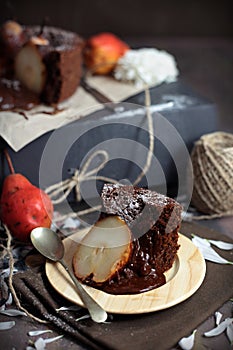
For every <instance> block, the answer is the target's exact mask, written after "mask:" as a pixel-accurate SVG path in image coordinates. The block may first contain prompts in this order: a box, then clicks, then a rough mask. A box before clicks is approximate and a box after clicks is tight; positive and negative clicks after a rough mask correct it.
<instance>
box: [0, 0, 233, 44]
mask: <svg viewBox="0 0 233 350" xmlns="http://www.w3.org/2000/svg"><path fill="white" fill-rule="evenodd" d="M0 4H1V7H0V21H1V22H2V21H4V20H6V19H8V18H15V19H17V20H18V21H20V22H21V23H25V24H40V23H42V21H43V19H44V18H45V17H47V18H48V20H49V23H50V25H55V26H60V27H63V28H65V29H70V30H74V31H77V32H79V33H80V34H82V35H84V36H86V35H90V34H93V33H94V32H99V31H113V32H115V33H116V34H118V35H121V36H140V37H141V36H182V37H184V36H199V37H200V36H211V37H213V36H226V37H230V36H232V33H233V26H232V11H231V8H232V6H231V5H232V1H230V0H221V1H214V0H212V1H211V0H195V1H194V0H192V1H189V0H173V1H172V0H157V1H156V0H118V1H111V0H82V1H80V0H65V1H64V0H63V1H61V0H57V1H54V0H52V1H51V0H47V1H45V0H40V1H32V0H5V1H3V0H1V1H0Z"/></svg>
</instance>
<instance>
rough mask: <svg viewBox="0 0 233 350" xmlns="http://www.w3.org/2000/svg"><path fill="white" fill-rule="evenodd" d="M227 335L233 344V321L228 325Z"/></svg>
mask: <svg viewBox="0 0 233 350" xmlns="http://www.w3.org/2000/svg"><path fill="white" fill-rule="evenodd" d="M227 337H228V339H229V341H230V343H231V345H233V323H230V324H229V325H228V326H227Z"/></svg>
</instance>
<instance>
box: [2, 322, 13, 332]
mask: <svg viewBox="0 0 233 350" xmlns="http://www.w3.org/2000/svg"><path fill="white" fill-rule="evenodd" d="M14 326H15V321H7V322H0V330H1V331H5V330H7V329H11V328H12V327H14Z"/></svg>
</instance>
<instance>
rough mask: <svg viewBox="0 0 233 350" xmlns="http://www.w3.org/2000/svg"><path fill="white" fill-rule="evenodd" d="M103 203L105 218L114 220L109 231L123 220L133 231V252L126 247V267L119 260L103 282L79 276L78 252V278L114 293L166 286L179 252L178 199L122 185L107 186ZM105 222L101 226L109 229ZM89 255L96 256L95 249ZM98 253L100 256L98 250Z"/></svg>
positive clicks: (179, 217)
mask: <svg viewBox="0 0 233 350" xmlns="http://www.w3.org/2000/svg"><path fill="white" fill-rule="evenodd" d="M102 200H103V210H105V213H104V214H103V217H107V218H111V217H112V223H111V222H110V223H109V228H110V226H111V225H112V226H114V225H115V224H114V221H113V218H118V220H119V219H120V220H122V221H123V222H124V223H126V225H127V227H128V228H129V230H130V232H131V243H130V253H128V252H129V245H127V244H125V247H126V248H125V250H124V251H123V250H122V251H123V253H122V256H123V257H124V261H125V263H124V264H122V261H121V264H120V265H119V261H117V263H116V264H115V265H114V268H113V269H112V270H113V272H111V274H109V275H108V278H107V279H106V280H104V281H101V280H100V279H95V277H94V275H95V272H93V273H90V274H89V275H88V273H87V274H86V276H85V274H84V275H82V274H80V273H79V272H80V271H79V254H80V252H79V249H78V250H77V252H76V254H75V255H74V259H73V266H74V272H75V274H76V276H77V277H78V278H79V279H80V280H82V282H84V283H86V284H88V285H91V286H93V287H96V288H99V289H101V290H104V291H105V292H108V293H111V294H133V293H140V292H144V291H148V290H151V289H154V288H157V287H159V286H161V285H163V284H164V283H165V282H166V279H165V276H164V272H165V271H167V270H169V269H170V268H171V267H172V265H173V263H174V261H175V258H176V254H177V251H178V249H179V245H178V230H179V228H180V223H181V212H182V207H181V205H180V204H179V203H177V202H176V201H175V200H174V199H172V198H169V197H166V196H164V195H161V194H158V193H156V192H153V191H150V190H146V189H143V188H137V187H133V186H125V185H120V184H119V185H112V184H106V185H104V188H103V191H102ZM101 220H103V219H101ZM101 220H100V222H99V225H100V226H102V227H103V226H107V225H106V224H103V223H102V221H101ZM110 220H111V219H109V221H110ZM115 220H116V219H115ZM107 227H108V226H107ZM98 232H100V231H98ZM110 234H111V231H110V230H109V235H110ZM90 236H91V235H90ZM92 237H94V234H93V235H92ZM92 239H93V238H92ZM97 240H98V239H97ZM126 241H127V240H126ZM88 242H90V239H89V241H88V240H87V241H86V242H81V245H80V246H82V244H88ZM112 252H113V251H112ZM89 254H92V251H91V248H90V251H89ZM95 254H98V253H97V251H95ZM126 256H127V259H126V258H125V257H126ZM82 259H85V256H82ZM122 260H123V259H122ZM103 261H104V260H103ZM103 263H104V262H103ZM119 266H120V267H119Z"/></svg>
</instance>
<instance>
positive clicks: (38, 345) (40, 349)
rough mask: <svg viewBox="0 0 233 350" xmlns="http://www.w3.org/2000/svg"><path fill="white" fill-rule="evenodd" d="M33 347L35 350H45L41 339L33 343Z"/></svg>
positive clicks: (43, 341) (44, 344)
mask: <svg viewBox="0 0 233 350" xmlns="http://www.w3.org/2000/svg"><path fill="white" fill-rule="evenodd" d="M34 346H35V348H36V350H45V347H46V343H45V340H44V339H43V338H38V339H37V340H36V341H35V343H34Z"/></svg>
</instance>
